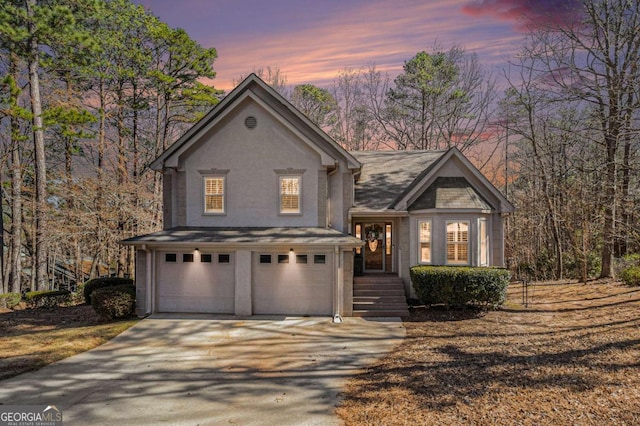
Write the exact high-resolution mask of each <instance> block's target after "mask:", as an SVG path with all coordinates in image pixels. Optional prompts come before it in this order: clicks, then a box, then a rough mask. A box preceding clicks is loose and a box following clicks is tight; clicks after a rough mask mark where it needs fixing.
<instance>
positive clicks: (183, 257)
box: [182, 253, 193, 262]
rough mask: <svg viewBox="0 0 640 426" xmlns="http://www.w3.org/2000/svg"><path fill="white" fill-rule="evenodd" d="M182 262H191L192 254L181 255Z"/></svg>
mask: <svg viewBox="0 0 640 426" xmlns="http://www.w3.org/2000/svg"><path fill="white" fill-rule="evenodd" d="M182 261H183V262H193V253H182Z"/></svg>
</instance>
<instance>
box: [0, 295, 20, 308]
mask: <svg viewBox="0 0 640 426" xmlns="http://www.w3.org/2000/svg"><path fill="white" fill-rule="evenodd" d="M20 299H22V297H21V296H20V293H5V294H0V308H7V309H13V308H15V307H16V306H18V305H19V304H20Z"/></svg>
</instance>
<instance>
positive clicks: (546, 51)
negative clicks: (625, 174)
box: [527, 0, 640, 277]
mask: <svg viewBox="0 0 640 426" xmlns="http://www.w3.org/2000/svg"><path fill="white" fill-rule="evenodd" d="M580 6H581V7H580V9H579V10H578V15H577V19H576V20H574V21H570V22H564V23H548V24H545V25H542V26H540V27H539V28H536V29H534V30H533V31H532V33H531V39H530V43H529V47H528V52H527V53H528V55H529V56H530V57H531V58H533V59H534V60H535V62H536V65H535V66H536V69H537V70H538V71H539V72H540V75H539V77H540V78H544V79H545V80H546V83H547V84H546V90H547V92H548V93H549V96H550V97H551V96H552V97H555V98H556V99H564V100H571V101H573V102H576V103H579V104H580V105H581V106H582V107H584V108H588V110H589V111H590V113H591V115H592V118H593V120H589V121H587V122H586V123H585V124H593V126H591V127H590V128H589V130H590V134H592V135H593V137H594V139H595V140H596V141H597V143H598V144H600V146H601V148H602V149H601V158H602V163H601V166H602V182H603V193H604V200H603V206H602V213H603V224H602V251H601V262H602V269H601V274H600V276H601V277H611V276H613V273H614V271H613V255H614V242H615V238H616V234H617V229H616V227H617V221H618V218H619V217H620V210H621V209H624V208H625V207H626V206H625V204H620V203H619V200H620V195H621V190H620V188H621V187H622V185H621V184H620V183H621V182H620V173H619V170H620V158H621V153H620V149H621V147H623V146H624V144H625V141H626V140H629V141H631V140H632V139H633V140H637V139H638V126H637V111H638V109H639V108H640V96H639V89H640V67H639V66H638V63H639V62H640V32H639V31H638V28H639V27H640V10H639V9H640V5H639V4H638V2H637V1H635V0H581V1H580ZM542 74H544V75H542ZM623 156H624V157H627V156H626V155H624V153H623ZM623 164H624V162H623Z"/></svg>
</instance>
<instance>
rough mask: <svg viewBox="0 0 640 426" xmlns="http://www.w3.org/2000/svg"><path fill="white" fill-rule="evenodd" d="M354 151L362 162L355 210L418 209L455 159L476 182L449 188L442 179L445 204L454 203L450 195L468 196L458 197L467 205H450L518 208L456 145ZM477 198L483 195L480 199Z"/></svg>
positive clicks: (509, 209)
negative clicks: (490, 200)
mask: <svg viewBox="0 0 640 426" xmlns="http://www.w3.org/2000/svg"><path fill="white" fill-rule="evenodd" d="M352 154H353V155H354V156H355V157H356V158H357V159H358V161H360V162H361V163H362V164H363V165H362V172H361V174H360V180H359V181H358V182H356V185H355V201H354V208H353V209H352V212H353V213H357V212H375V211H378V212H381V213H383V212H385V211H386V212H388V211H389V210H397V211H406V210H408V208H409V207H410V206H412V209H416V208H415V207H413V204H414V203H415V202H416V201H417V200H418V199H419V198H421V197H422V196H423V195H424V192H425V191H427V190H428V189H429V188H428V187H427V186H426V185H427V184H428V185H433V184H434V183H435V182H436V181H437V178H438V177H439V176H438V173H439V171H440V170H441V169H442V168H443V167H444V165H445V164H447V162H449V161H450V160H451V159H453V158H455V159H457V160H458V161H459V164H460V166H461V169H462V171H463V172H464V173H465V174H466V175H467V177H468V178H469V179H472V180H473V182H470V181H469V179H465V182H466V184H464V185H462V187H461V183H460V182H458V188H457V189H455V188H446V186H447V185H449V186H451V185H452V183H448V184H445V183H444V182H446V181H440V183H439V185H438V186H437V187H435V188H434V191H436V198H437V192H438V188H439V187H440V189H442V190H444V191H441V201H442V203H447V204H451V198H456V197H458V198H460V197H463V198H465V201H463V200H462V199H458V202H459V203H462V204H465V205H466V206H467V207H451V208H479V209H483V210H485V209H486V207H489V209H492V208H495V209H496V210H498V211H499V212H501V213H510V212H513V211H514V210H515V207H514V206H513V204H511V203H510V202H509V200H507V198H506V197H505V196H504V195H502V193H501V192H500V191H499V190H498V189H497V188H496V187H495V186H494V185H493V184H492V183H491V182H489V180H488V179H487V178H486V177H485V176H484V175H483V174H482V173H481V172H480V171H479V170H478V169H477V168H476V167H475V166H474V165H473V164H471V162H470V161H469V160H468V159H467V157H465V156H464V155H463V154H462V153H461V152H460V151H459V150H458V149H457V148H455V147H454V148H450V149H449V150H447V151H360V152H352ZM474 182H475V183H474ZM443 185H444V186H443ZM463 192H464V193H465V194H466V195H465V194H463ZM445 193H446V196H445ZM474 193H475V195H473V194H474ZM482 194H487V195H488V194H491V195H492V196H493V197H495V199H496V200H497V201H498V205H495V206H490V204H491V203H488V202H487V198H486V197H485V196H484V195H482ZM475 197H480V198H479V200H478V199H476V198H475ZM445 198H449V201H445ZM423 201H425V200H423ZM434 202H435V200H434ZM436 204H437V203H436ZM472 205H473V206H475V207H471V206H472ZM423 208H427V207H423ZM433 208H449V207H433Z"/></svg>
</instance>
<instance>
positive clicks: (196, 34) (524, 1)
mask: <svg viewBox="0 0 640 426" xmlns="http://www.w3.org/2000/svg"><path fill="white" fill-rule="evenodd" d="M575 1H576V0H538V1H534V0H180V1H175V0H136V3H138V4H142V5H144V6H145V7H146V8H147V9H149V10H150V11H151V12H152V13H153V14H154V15H156V16H158V17H159V18H160V19H162V20H163V21H165V22H167V23H168V24H169V25H170V26H171V27H180V28H183V29H185V30H186V31H187V32H188V33H189V35H190V36H191V37H192V38H193V39H195V40H196V41H198V42H199V43H200V44H201V45H203V46H205V47H215V48H216V49H217V51H218V59H217V60H216V62H215V63H214V69H215V70H216V72H217V77H216V79H215V80H214V82H213V83H214V85H215V87H217V88H219V89H224V90H229V89H231V88H233V81H234V80H237V79H238V77H239V76H241V75H247V74H249V73H250V72H252V71H254V70H255V69H258V68H261V67H265V68H266V67H267V66H271V67H278V68H280V70H281V71H282V73H283V74H284V75H285V76H286V77H287V83H288V84H289V85H296V84H301V83H311V84H316V85H318V86H322V87H326V86H328V85H329V84H330V83H331V81H332V80H333V79H334V78H335V76H336V75H337V74H338V72H339V71H341V70H343V69H344V68H345V67H350V68H360V67H367V66H368V65H369V64H372V63H375V64H376V67H377V68H378V69H379V70H382V71H388V72H389V73H390V74H391V75H392V76H394V75H395V74H397V73H398V72H399V71H400V70H401V69H402V65H403V63H404V61H406V60H408V59H410V58H412V57H413V56H414V55H415V54H416V53H418V52H420V51H422V50H426V51H429V50H430V49H431V47H432V46H433V45H434V43H435V42H437V43H438V44H440V45H441V46H443V47H444V48H445V49H448V48H449V47H451V46H452V45H454V44H457V45H461V46H463V47H464V48H465V49H466V50H467V51H469V52H475V53H476V54H477V55H478V57H479V59H480V62H481V63H482V64H483V65H484V66H485V67H486V68H487V69H488V70H490V71H491V72H493V73H494V74H496V75H500V74H501V73H502V70H503V68H505V67H506V65H507V61H508V59H509V58H511V57H512V56H513V55H514V54H515V53H517V52H518V51H519V49H520V45H521V43H522V39H523V32H522V29H523V27H524V21H523V19H525V18H528V19H532V20H534V21H540V20H547V19H561V18H562V16H563V15H564V14H565V13H567V12H566V11H568V10H570V9H571V8H570V6H571V5H572V4H575Z"/></svg>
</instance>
